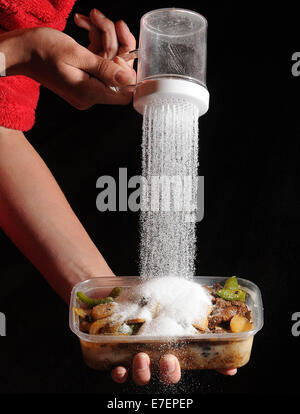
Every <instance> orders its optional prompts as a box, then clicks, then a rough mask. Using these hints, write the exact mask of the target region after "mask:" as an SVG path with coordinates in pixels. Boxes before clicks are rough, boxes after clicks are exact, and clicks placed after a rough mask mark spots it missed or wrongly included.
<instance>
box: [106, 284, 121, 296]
mask: <svg viewBox="0 0 300 414" xmlns="http://www.w3.org/2000/svg"><path fill="white" fill-rule="evenodd" d="M121 291H122V288H121V287H120V286H116V287H114V288H113V290H112V291H111V292H110V294H109V296H110V297H112V298H116V297H118V296H119V295H120V293H121Z"/></svg>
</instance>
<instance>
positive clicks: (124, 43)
mask: <svg viewBox="0 0 300 414" xmlns="http://www.w3.org/2000/svg"><path fill="white" fill-rule="evenodd" d="M115 28H116V34H117V37H118V41H119V44H120V46H119V53H118V54H122V53H126V52H129V51H130V50H134V49H135V48H136V40H135V37H134V36H133V34H132V33H131V31H130V30H129V27H128V26H127V24H126V23H125V22H124V21H123V20H119V21H118V22H116V24H115Z"/></svg>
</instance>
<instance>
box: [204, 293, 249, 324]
mask: <svg viewBox="0 0 300 414" xmlns="http://www.w3.org/2000/svg"><path fill="white" fill-rule="evenodd" d="M237 314H238V315H241V316H245V317H246V318H247V319H248V320H250V319H251V312H250V311H249V309H248V307H247V305H246V304H245V303H243V302H240V301H228V300H225V299H222V298H219V297H215V301H214V308H213V311H212V313H211V314H210V316H209V318H208V328H209V329H210V330H215V328H216V327H217V326H220V325H222V324H227V323H228V322H230V321H231V319H232V318H233V317H234V316H235V315H237Z"/></svg>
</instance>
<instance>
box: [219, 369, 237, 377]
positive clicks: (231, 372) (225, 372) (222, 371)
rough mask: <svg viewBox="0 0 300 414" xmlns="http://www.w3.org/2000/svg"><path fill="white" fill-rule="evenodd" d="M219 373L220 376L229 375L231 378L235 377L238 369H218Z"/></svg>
mask: <svg viewBox="0 0 300 414" xmlns="http://www.w3.org/2000/svg"><path fill="white" fill-rule="evenodd" d="M217 371H218V372H219V373H220V374H223V375H229V376H232V375H235V374H236V373H237V369H236V368H231V369H218V370H217Z"/></svg>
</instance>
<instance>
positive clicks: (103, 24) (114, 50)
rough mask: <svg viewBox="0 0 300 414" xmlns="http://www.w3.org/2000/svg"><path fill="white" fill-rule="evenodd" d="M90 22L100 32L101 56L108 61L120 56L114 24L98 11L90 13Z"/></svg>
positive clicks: (94, 10)
mask: <svg viewBox="0 0 300 414" xmlns="http://www.w3.org/2000/svg"><path fill="white" fill-rule="evenodd" d="M90 20H91V23H92V24H93V25H94V26H95V27H96V28H97V29H98V30H99V35H100V36H101V44H102V51H101V52H100V55H101V56H102V57H104V58H106V59H113V58H114V57H115V56H116V55H117V54H118V49H119V43H118V38H117V34H116V30H115V25H114V23H113V22H112V21H111V20H109V19H107V18H106V17H105V16H104V14H103V13H101V12H100V11H99V10H97V9H93V10H92V11H91V12H90Z"/></svg>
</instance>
